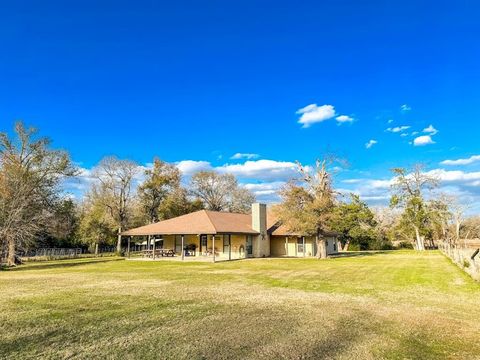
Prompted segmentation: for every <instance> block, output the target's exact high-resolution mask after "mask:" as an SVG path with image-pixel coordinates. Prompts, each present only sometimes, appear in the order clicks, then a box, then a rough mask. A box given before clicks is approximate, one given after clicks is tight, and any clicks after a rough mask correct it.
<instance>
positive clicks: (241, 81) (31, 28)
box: [0, 0, 480, 211]
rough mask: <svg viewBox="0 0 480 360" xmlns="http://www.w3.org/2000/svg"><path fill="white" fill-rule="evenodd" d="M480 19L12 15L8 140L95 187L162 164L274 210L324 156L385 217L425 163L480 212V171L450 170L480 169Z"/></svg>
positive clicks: (162, 10)
mask: <svg viewBox="0 0 480 360" xmlns="http://www.w3.org/2000/svg"><path fill="white" fill-rule="evenodd" d="M479 17H480V4H478V2H476V1H311V2H310V1H301V2H299V1H296V2H294V1H261V0H257V1H222V2H221V1H175V2H161V1H129V2H127V1H82V2H65V1H58V2H56V1H15V2H10V3H7V2H3V3H2V6H1V11H0V41H1V51H0V79H1V80H0V129H1V130H10V129H11V127H12V124H13V122H14V121H15V120H18V119H22V120H24V121H25V122H26V123H27V124H32V125H35V126H37V127H39V128H40V129H41V132H42V134H46V135H48V136H50V137H51V138H52V139H53V140H54V145H55V146H57V147H62V148H66V149H68V150H69V151H70V152H71V155H72V157H73V159H74V160H75V161H76V162H77V163H78V164H79V165H80V166H81V167H82V168H84V169H85V174H88V170H89V169H91V168H92V167H93V166H94V165H95V164H96V163H97V162H98V161H99V160H100V159H101V158H102V157H103V156H105V155H109V154H116V155H117V156H119V157H121V158H131V159H133V160H136V161H138V162H139V163H140V164H147V163H149V162H151V161H152V158H153V157H154V156H159V157H161V158H162V159H164V160H166V161H170V162H176V163H179V166H180V167H181V168H182V169H183V171H184V172H185V174H186V175H188V173H189V172H191V171H193V169H199V168H215V169H217V170H219V171H229V172H234V173H235V174H236V175H237V176H239V178H240V179H241V181H242V183H244V184H248V185H247V186H249V187H250V188H251V189H252V190H254V191H256V192H257V195H258V196H259V198H260V199H261V200H269V201H274V195H273V191H274V190H275V189H276V188H277V187H278V186H280V185H281V184H282V183H283V181H285V180H286V179H287V178H288V177H289V176H290V175H291V170H292V162H294V161H296V160H298V161H300V162H302V163H304V164H311V163H313V162H314V160H315V158H316V157H318V156H321V154H322V153H324V152H325V151H334V152H337V153H338V154H340V155H341V156H343V157H345V158H347V159H348V160H349V162H350V167H349V168H348V169H343V170H342V171H340V172H339V174H338V176H337V179H336V181H337V186H338V187H339V188H342V189H345V190H354V191H357V192H358V193H361V194H362V195H364V196H365V198H366V199H367V200H368V201H369V202H370V203H372V204H383V203H385V199H386V198H387V197H388V196H387V192H388V191H387V190H388V189H386V188H385V186H387V184H388V180H389V179H390V174H389V169H390V168H391V167H393V166H409V165H412V164H413V163H416V162H425V163H426V164H427V165H428V168H429V170H431V171H435V172H436V173H437V174H438V175H439V176H440V177H441V178H442V179H443V180H444V183H443V188H444V190H445V191H448V192H455V193H457V194H460V196H461V198H462V199H463V201H465V202H470V203H475V202H478V201H479V200H480V190H479V187H480V158H479V159H478V160H477V158H475V157H474V158H472V160H470V161H463V162H460V164H459V163H451V162H447V163H443V164H442V162H443V161H445V160H457V159H468V158H470V157H471V156H475V155H479V154H480V149H479V146H478V140H477V139H478V136H479V134H480V131H479V130H480V125H479V122H478V119H479V115H480V109H479V107H478V100H479V99H480V86H479V85H480V65H479V64H480V47H479V46H478V38H479V36H480V22H479V21H478V18H479ZM403 105H406V106H403ZM402 106H403V109H402ZM301 109H304V110H303V113H302V112H301ZM299 121H300V122H299ZM305 125H307V126H305ZM430 125H431V126H432V127H430ZM407 126H408V127H409V128H402V127H407ZM387 129H390V131H388V130H387ZM401 129H403V130H401ZM424 129H427V131H424ZM397 130H398V131H397ZM421 136H423V137H422V138H420V140H417V145H418V143H419V142H420V143H423V144H424V145H423V146H415V143H414V141H415V139H416V138H419V137H421ZM425 136H430V138H426V137H425ZM371 140H374V141H375V142H370V141H371ZM369 142H370V144H372V145H371V146H370V148H367V146H366V144H367V143H369ZM425 143H426V144H425ZM237 153H240V154H256V155H251V156H250V159H247V157H245V156H244V157H241V156H237V158H236V159H235V158H234V159H232V158H231V157H232V156H233V155H234V154H237ZM465 162H466V163H467V164H465ZM86 176H87V175H86ZM379 181H380V182H379ZM382 181H383V182H382ZM387 187H388V186H387ZM478 211H480V209H478Z"/></svg>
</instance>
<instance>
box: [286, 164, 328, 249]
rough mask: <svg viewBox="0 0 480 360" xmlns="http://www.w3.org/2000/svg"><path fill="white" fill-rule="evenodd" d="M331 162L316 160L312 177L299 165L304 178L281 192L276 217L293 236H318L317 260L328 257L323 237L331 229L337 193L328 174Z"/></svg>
mask: <svg viewBox="0 0 480 360" xmlns="http://www.w3.org/2000/svg"><path fill="white" fill-rule="evenodd" d="M327 164H331V161H330V160H317V162H316V167H315V169H314V171H313V174H312V173H311V172H310V171H309V170H308V169H306V168H305V167H303V166H302V165H300V164H298V166H299V171H300V173H301V174H302V179H300V180H299V181H291V182H289V183H288V184H287V185H286V186H285V187H284V188H283V189H282V190H281V191H280V196H281V198H282V202H281V203H280V204H279V205H278V207H277V216H278V217H279V220H280V221H281V222H282V223H283V224H285V226H286V227H287V229H288V230H289V231H291V232H292V233H300V234H304V235H305V236H315V238H316V245H317V246H316V248H317V253H316V256H317V258H319V259H320V258H322V259H323V258H326V257H327V247H326V239H325V236H324V234H325V233H326V232H329V231H330V230H331V228H330V223H331V219H332V216H333V215H334V208H335V191H334V190H333V187H332V183H331V175H330V173H329V172H328V171H327Z"/></svg>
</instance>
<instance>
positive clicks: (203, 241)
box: [122, 210, 259, 262]
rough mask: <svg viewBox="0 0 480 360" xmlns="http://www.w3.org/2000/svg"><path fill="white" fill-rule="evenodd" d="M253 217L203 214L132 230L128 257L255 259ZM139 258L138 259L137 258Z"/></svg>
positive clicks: (213, 213)
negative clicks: (253, 257) (251, 222)
mask: <svg viewBox="0 0 480 360" xmlns="http://www.w3.org/2000/svg"><path fill="white" fill-rule="evenodd" d="M250 221H251V220H250V216H248V215H243V214H232V213H219V212H213V211H206V210H201V211H197V212H194V213H191V214H187V215H183V216H179V217H177V218H173V219H169V220H165V221H160V222H158V223H154V224H150V225H146V226H142V227H139V228H135V229H131V230H128V231H125V232H123V233H122V236H124V237H126V238H127V241H128V243H127V257H128V258H131V256H132V255H133V252H134V251H135V250H139V245H140V251H135V255H138V254H140V255H141V259H144V260H159V259H172V258H174V259H179V260H182V261H185V260H196V259H198V260H206V259H208V260H211V261H213V262H215V261H221V260H237V259H244V258H247V257H251V256H253V237H254V236H258V234H259V233H258V232H256V231H254V230H252V229H251V227H250ZM137 258H138V257H137Z"/></svg>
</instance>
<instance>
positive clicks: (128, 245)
mask: <svg viewBox="0 0 480 360" xmlns="http://www.w3.org/2000/svg"><path fill="white" fill-rule="evenodd" d="M131 238H132V237H131V236H129V237H128V240H127V257H130V239H131Z"/></svg>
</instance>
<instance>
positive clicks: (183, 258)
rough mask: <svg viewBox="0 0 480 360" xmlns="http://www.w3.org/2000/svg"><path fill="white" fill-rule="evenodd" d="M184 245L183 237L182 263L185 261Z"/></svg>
mask: <svg viewBox="0 0 480 360" xmlns="http://www.w3.org/2000/svg"><path fill="white" fill-rule="evenodd" d="M183 243H184V236H183V235H182V261H183V260H185V249H184V246H183Z"/></svg>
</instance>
